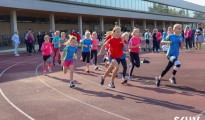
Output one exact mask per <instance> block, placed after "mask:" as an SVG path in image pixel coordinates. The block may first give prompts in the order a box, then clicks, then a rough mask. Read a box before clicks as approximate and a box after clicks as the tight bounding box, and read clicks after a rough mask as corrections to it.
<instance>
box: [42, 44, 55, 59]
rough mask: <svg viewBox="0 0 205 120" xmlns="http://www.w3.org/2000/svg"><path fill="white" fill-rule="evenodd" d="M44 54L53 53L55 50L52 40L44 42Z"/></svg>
mask: <svg viewBox="0 0 205 120" xmlns="http://www.w3.org/2000/svg"><path fill="white" fill-rule="evenodd" d="M41 50H42V54H43V55H45V56H48V55H51V53H52V50H53V45H52V43H51V42H44V43H43V44H42V46H41Z"/></svg>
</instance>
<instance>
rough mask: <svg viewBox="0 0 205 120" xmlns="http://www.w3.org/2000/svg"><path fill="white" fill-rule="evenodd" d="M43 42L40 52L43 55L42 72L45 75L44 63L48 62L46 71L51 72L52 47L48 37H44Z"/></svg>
mask: <svg viewBox="0 0 205 120" xmlns="http://www.w3.org/2000/svg"><path fill="white" fill-rule="evenodd" d="M44 40H45V42H44V43H43V44H42V47H41V50H42V54H43V61H44V62H43V72H44V75H46V62H48V71H49V72H52V70H51V54H52V50H53V47H52V46H53V45H52V43H51V42H50V38H49V36H48V35H46V36H45V37H44Z"/></svg>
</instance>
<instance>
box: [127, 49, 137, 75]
mask: <svg viewBox="0 0 205 120" xmlns="http://www.w3.org/2000/svg"><path fill="white" fill-rule="evenodd" d="M130 62H131V64H130V69H129V76H132V72H133V69H134V66H136V67H140V57H139V53H134V52H130Z"/></svg>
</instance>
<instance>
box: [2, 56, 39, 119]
mask: <svg viewBox="0 0 205 120" xmlns="http://www.w3.org/2000/svg"><path fill="white" fill-rule="evenodd" d="M37 58H39V57H36V58H32V59H29V60H25V61H22V62H18V63H16V64H14V65H11V66H9V67H7V68H6V69H4V71H2V72H1V74H0V78H1V76H2V75H3V74H4V73H5V72H6V71H7V70H8V69H10V68H12V67H14V66H16V65H18V64H20V63H23V62H26V61H30V60H33V59H37ZM0 92H1V95H2V96H3V97H4V99H5V100H6V101H7V102H8V103H9V104H10V105H11V106H13V107H14V108H15V109H16V110H17V111H19V112H20V113H22V114H23V115H25V116H26V117H28V118H29V119H30V120H35V119H34V118H32V117H31V116H29V115H28V114H26V113H25V112H23V111H22V110H21V109H20V108H18V107H17V106H16V105H14V104H13V103H12V102H11V101H10V100H9V99H8V97H6V95H5V94H4V93H3V91H2V90H1V88H0Z"/></svg>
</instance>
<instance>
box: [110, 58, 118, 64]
mask: <svg viewBox="0 0 205 120" xmlns="http://www.w3.org/2000/svg"><path fill="white" fill-rule="evenodd" d="M113 59H115V60H116V61H117V63H118V64H120V58H112V57H109V62H111V61H112V60H113Z"/></svg>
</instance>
